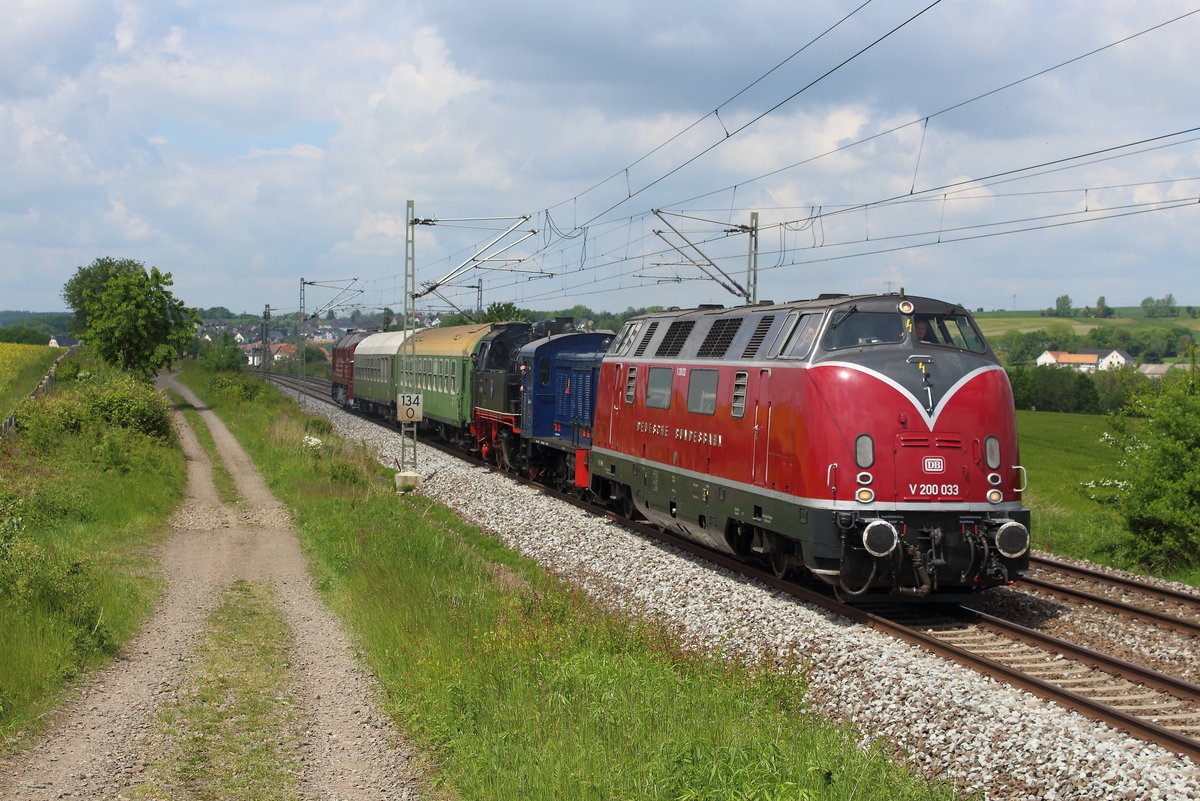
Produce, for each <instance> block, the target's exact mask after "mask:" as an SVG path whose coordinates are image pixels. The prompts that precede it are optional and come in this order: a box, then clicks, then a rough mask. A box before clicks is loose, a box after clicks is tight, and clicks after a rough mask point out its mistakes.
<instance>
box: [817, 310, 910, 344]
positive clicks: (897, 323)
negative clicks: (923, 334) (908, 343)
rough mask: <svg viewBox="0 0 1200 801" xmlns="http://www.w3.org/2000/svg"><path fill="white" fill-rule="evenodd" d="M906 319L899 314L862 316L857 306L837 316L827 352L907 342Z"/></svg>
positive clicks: (828, 336)
mask: <svg viewBox="0 0 1200 801" xmlns="http://www.w3.org/2000/svg"><path fill="white" fill-rule="evenodd" d="M904 323H905V319H904V317H903V316H901V315H900V314H897V313H896V312H862V311H859V310H858V307H857V306H851V307H850V308H849V309H845V310H841V311H837V312H834V314H833V317H832V318H831V319H830V321H829V327H828V328H826V329H825V339H824V340H823V341H822V342H821V346H822V347H824V348H825V350H837V349H838V348H856V347H860V346H862V345H883V344H885V343H896V342H903V341H904V329H905V325H904Z"/></svg>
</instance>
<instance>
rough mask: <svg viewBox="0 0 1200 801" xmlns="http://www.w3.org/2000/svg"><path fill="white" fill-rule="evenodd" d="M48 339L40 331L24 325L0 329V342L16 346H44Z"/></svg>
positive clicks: (7, 326)
mask: <svg viewBox="0 0 1200 801" xmlns="http://www.w3.org/2000/svg"><path fill="white" fill-rule="evenodd" d="M48 339H49V338H48V337H47V336H46V334H45V333H43V332H42V331H39V330H37V329H36V328H30V327H28V326H24V325H6V326H4V327H3V328H0V342H12V343H14V344H17V345H45V344H46V341H47V340H48Z"/></svg>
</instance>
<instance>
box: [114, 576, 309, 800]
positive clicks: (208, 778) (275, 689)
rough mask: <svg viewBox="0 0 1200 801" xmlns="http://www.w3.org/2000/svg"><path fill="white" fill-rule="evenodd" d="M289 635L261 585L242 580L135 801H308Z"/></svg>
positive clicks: (163, 726)
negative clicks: (176, 800)
mask: <svg viewBox="0 0 1200 801" xmlns="http://www.w3.org/2000/svg"><path fill="white" fill-rule="evenodd" d="M287 647H288V628H287V625H286V623H285V622H284V620H283V618H282V616H281V615H280V612H279V609H278V607H277V606H276V605H275V603H274V591H273V588H272V587H271V586H270V585H269V584H264V583H261V582H246V581H238V582H235V583H234V584H233V585H232V586H231V587H230V589H229V590H228V591H227V592H226V594H225V599H224V602H223V603H222V604H221V605H220V606H219V607H217V609H215V610H214V611H213V613H212V614H211V615H210V616H209V620H208V628H207V631H206V633H205V636H204V640H203V642H202V643H201V644H200V646H199V648H198V649H197V654H196V659H195V664H194V667H193V668H192V670H191V671H190V675H189V676H188V678H187V679H186V680H185V682H184V684H183V686H182V687H181V691H180V698H179V700H178V701H176V702H175V703H172V704H169V705H168V706H166V707H165V708H163V709H162V710H161V711H160V712H159V715H158V720H157V722H156V725H155V727H154V732H153V734H152V735H151V740H152V742H159V743H162V744H163V745H162V747H161V749H160V750H161V753H159V754H157V755H156V756H155V758H154V760H153V761H152V762H151V763H150V765H149V766H148V768H147V770H146V772H145V776H146V777H147V778H146V780H145V781H143V782H142V783H141V784H139V785H138V786H137V787H136V788H134V790H133V791H132V793H131V795H130V797H131V798H132V799H158V798H164V797H183V798H189V799H195V801H290V800H291V799H299V798H300V791H299V784H298V781H297V776H298V772H299V767H300V763H299V756H298V754H297V752H296V745H297V743H298V739H299V738H298V736H297V733H296V725H295V716H294V714H293V709H292V699H291V697H290V695H289V694H288V670H287V668H288V664H289V662H288V659H289V657H288V653H287Z"/></svg>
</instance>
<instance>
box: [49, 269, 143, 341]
mask: <svg viewBox="0 0 1200 801" xmlns="http://www.w3.org/2000/svg"><path fill="white" fill-rule="evenodd" d="M145 271H146V266H145V265H144V264H142V263H141V262H140V261H136V260H134V259H114V258H113V257H111V256H103V257H101V258H99V259H96V260H95V261H94V262H92V263H91V264H89V265H88V266H87V267H79V268H77V269H76V270H75V275H73V276H71V278H70V280H68V281H67V283H65V284H63V288H62V299H63V300H64V301H65V302H66V304H67V308H68V309H70V310H71V311H72V312H74V313H75V321H74V323H73V324H72V325H71V333H72V334H74V335H75V336H77V337H79V338H80V339H82V338H83V333H84V332H85V331H86V330H87V327H88V294H89V293H90V294H92V295H100V294H101V293H102V292H103V291H104V287H105V285H106V284H107V283H108V282H109V280H111V279H113V278H116V277H117V276H120V275H130V274H132V273H138V272H141V273H144V272H145Z"/></svg>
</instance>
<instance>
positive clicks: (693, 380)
mask: <svg viewBox="0 0 1200 801" xmlns="http://www.w3.org/2000/svg"><path fill="white" fill-rule="evenodd" d="M717 375H718V373H717V371H716V370H692V371H691V372H690V373H689V374H688V402H687V408H688V411H689V412H692V413H694V414H716V413H717Z"/></svg>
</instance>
